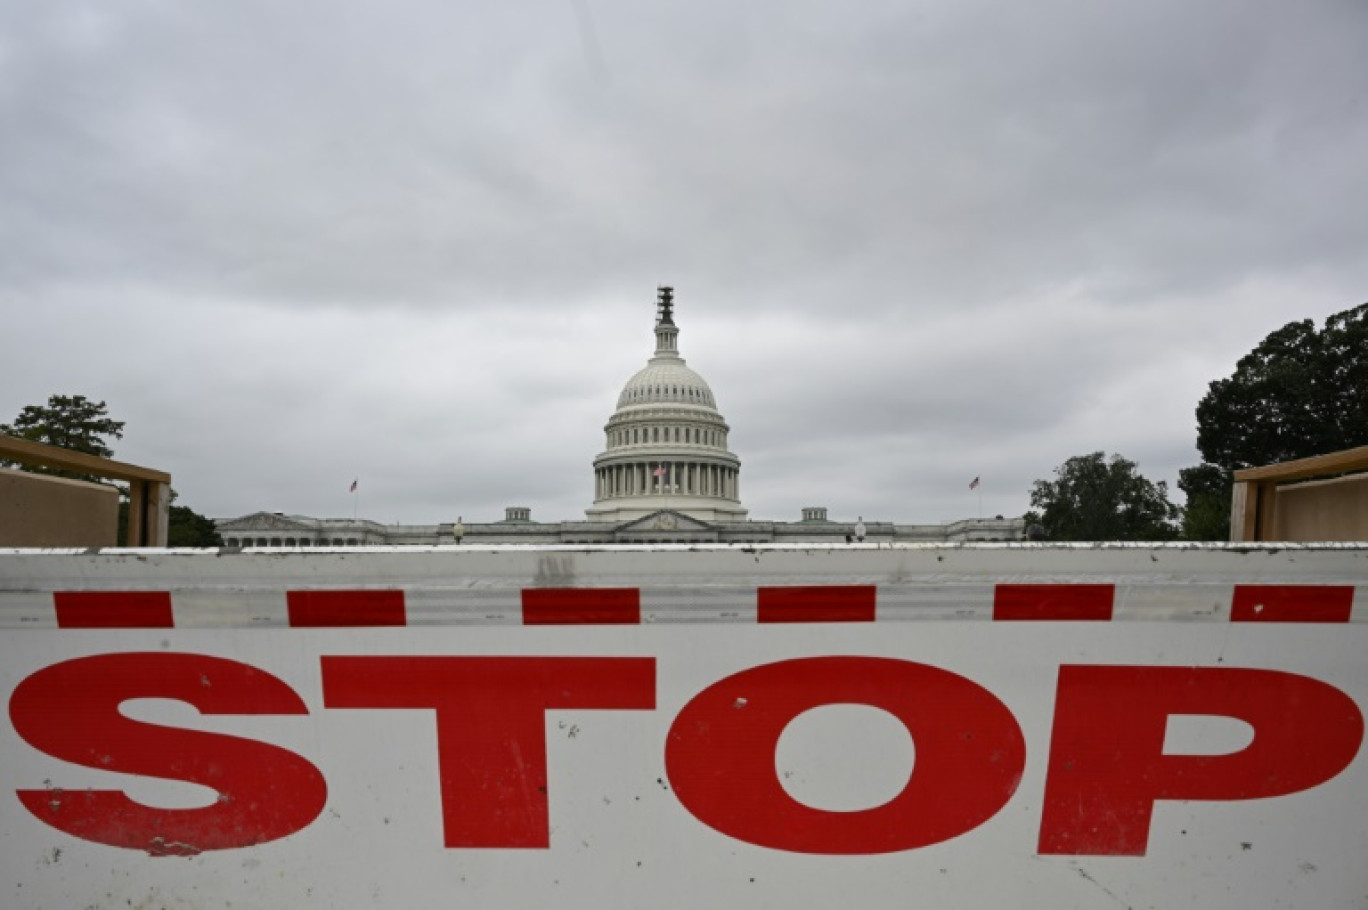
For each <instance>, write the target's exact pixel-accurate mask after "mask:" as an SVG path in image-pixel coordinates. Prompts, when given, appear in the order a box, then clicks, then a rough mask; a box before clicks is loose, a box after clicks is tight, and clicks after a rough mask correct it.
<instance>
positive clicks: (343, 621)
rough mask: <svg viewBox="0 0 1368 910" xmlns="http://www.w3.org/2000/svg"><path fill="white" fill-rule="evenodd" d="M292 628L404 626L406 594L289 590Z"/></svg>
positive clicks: (384, 591)
mask: <svg viewBox="0 0 1368 910" xmlns="http://www.w3.org/2000/svg"><path fill="white" fill-rule="evenodd" d="M285 605H286V607H287V609H288V610H289V612H290V625H292V626H297V627H299V628H320V629H321V628H347V627H350V626H402V625H405V624H406V618H405V613H404V592H403V591H399V590H362V591H286V592H285Z"/></svg>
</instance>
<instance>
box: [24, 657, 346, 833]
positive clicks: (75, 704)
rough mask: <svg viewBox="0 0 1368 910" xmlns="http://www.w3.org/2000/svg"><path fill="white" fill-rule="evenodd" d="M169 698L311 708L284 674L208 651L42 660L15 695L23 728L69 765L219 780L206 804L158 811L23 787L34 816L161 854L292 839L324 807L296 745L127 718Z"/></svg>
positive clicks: (116, 796) (250, 707)
mask: <svg viewBox="0 0 1368 910" xmlns="http://www.w3.org/2000/svg"><path fill="white" fill-rule="evenodd" d="M133 698H171V699H176V700H178V701H183V702H187V703H189V704H191V705H193V706H194V707H195V708H197V709H199V710H200V712H202V713H204V714H216V715H217V714H307V713H308V709H307V708H306V707H305V706H304V702H303V701H301V700H300V698H299V696H298V695H297V694H296V693H295V691H294V690H293V689H291V688H290V687H289V686H288V685H286V684H285V683H284V682H282V681H280V680H279V679H277V678H276V677H274V676H271V675H270V674H269V673H266V672H264V671H262V670H258V669H257V668H255V667H252V666H249V665H247V664H244V663H238V662H237V661H233V660H225V659H223V658H220V657H209V656H207V655H203V654H175V653H166V652H152V653H131V654H101V655H97V656H93V657H82V658H78V659H76V660H68V661H65V662H63V663H60V664H54V665H53V666H50V667H46V668H44V669H42V670H39V671H38V672H37V673H34V674H33V675H32V676H29V677H28V678H27V679H25V680H24V681H23V682H21V683H20V684H19V686H18V687H17V688H16V689H15V690H14V695H13V696H12V697H11V698H10V718H11V720H12V721H13V723H14V729H15V731H16V732H17V733H18V734H19V735H20V736H21V737H23V738H24V740H25V741H26V742H28V744H29V745H31V746H33V747H34V748H35V749H39V750H41V751H42V752H45V753H46V754H48V755H50V756H52V757H53V758H59V759H62V760H64V761H69V762H73V763H75V764H78V765H84V766H86V767H89V768H99V769H101V770H105V771H121V772H124V773H127V774H141V775H146V776H148V777H159V778H164V779H167V780H178V781H187V782H190V783H195V784H203V785H204V786H207V787H212V788H214V789H215V790H216V791H218V793H219V797H218V799H217V800H215V801H214V802H213V803H212V804H211V805H208V806H204V807H202V808H198V809H157V808H153V807H151V806H144V805H141V804H140V803H136V802H134V801H133V800H131V799H129V798H128V797H127V796H126V795H125V794H124V793H123V792H122V791H120V790H82V791H76V792H73V791H66V790H57V789H51V790H20V791H19V799H20V800H21V801H22V802H23V804H24V805H25V806H26V807H27V808H28V810H29V811H30V812H32V813H33V814H34V815H35V816H36V817H37V818H39V819H41V820H42V821H44V822H46V823H47V824H49V825H51V826H53V827H54V828H57V829H59V830H61V831H65V832H66V833H67V834H70V835H73V836H75V837H79V838H83V839H85V840H89V841H94V842H95V843H98V844H107V845H109V846H111V847H127V848H131V849H135V850H146V851H147V852H148V853H151V854H153V855H190V854H194V853H199V852H201V851H204V850H225V849H230V848H233V847H247V846H251V845H252V844H260V843H265V842H267V841H272V840H276V839H278V838H282V837H286V836H288V835H290V834H293V833H294V832H296V831H298V830H300V829H301V828H304V827H305V826H306V825H308V824H309V823H310V822H312V821H313V820H314V819H315V818H316V817H317V816H318V814H319V813H320V812H321V811H323V804H324V801H325V800H326V798H327V784H325V783H324V781H323V777H322V775H321V774H319V772H318V769H316V768H315V767H314V766H313V765H311V764H310V763H309V762H308V761H306V760H305V759H303V758H301V757H300V756H298V755H296V754H294V753H293V752H289V751H286V750H285V749H281V748H279V747H278V746H273V745H270V744H267V743H263V742H257V741H255V740H249V739H241V738H239V737H236V736H227V735H223V734H218V733H205V732H201V731H196V730H182V729H178V728H175V727H164V726H159V725H156V724H149V723H143V722H141V721H136V720H131V719H129V718H127V717H124V716H123V715H122V714H120V713H119V705H120V704H121V703H123V702H124V701H127V700H128V699H133Z"/></svg>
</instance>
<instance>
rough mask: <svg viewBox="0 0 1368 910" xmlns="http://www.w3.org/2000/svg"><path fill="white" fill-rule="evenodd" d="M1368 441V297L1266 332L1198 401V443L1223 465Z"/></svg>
mask: <svg viewBox="0 0 1368 910" xmlns="http://www.w3.org/2000/svg"><path fill="white" fill-rule="evenodd" d="M1361 445H1368V303H1365V304H1363V305H1362V306H1358V307H1355V308H1354V309H1351V310H1345V311H1344V312H1343V313H1336V314H1335V315H1334V316H1331V317H1330V318H1329V319H1327V320H1326V321H1325V327H1324V328H1323V329H1321V330H1320V331H1317V329H1316V324H1315V322H1313V321H1312V320H1310V319H1304V320H1302V321H1300V322H1289V323H1288V324H1287V325H1285V326H1283V327H1282V328H1280V329H1278V330H1277V331H1276V332H1273V333H1271V334H1270V335H1269V336H1268V337H1267V338H1265V339H1264V340H1263V341H1262V342H1260V343H1259V346H1258V347H1256V348H1255V349H1254V350H1253V351H1250V352H1249V353H1248V354H1246V355H1245V356H1244V357H1242V358H1240V361H1239V362H1238V363H1237V364H1236V365H1235V372H1234V373H1233V374H1232V375H1230V376H1228V377H1227V378H1225V379H1218V380H1216V381H1215V382H1213V383H1211V385H1210V386H1209V387H1208V389H1207V393H1206V395H1205V396H1204V397H1203V398H1202V400H1201V402H1200V403H1198V405H1197V448H1198V450H1199V451H1201V453H1202V459H1203V460H1204V461H1205V462H1206V463H1208V464H1213V465H1216V466H1218V467H1220V468H1223V469H1225V470H1226V471H1236V470H1239V469H1240V468H1250V467H1256V466H1258V465H1266V464H1273V463H1275V462H1280V461H1292V460H1294V459H1297V458H1309V457H1311V456H1312V455H1324V454H1325V453H1327V452H1335V451H1339V450H1340V449H1351V448H1354V447H1355V446H1361Z"/></svg>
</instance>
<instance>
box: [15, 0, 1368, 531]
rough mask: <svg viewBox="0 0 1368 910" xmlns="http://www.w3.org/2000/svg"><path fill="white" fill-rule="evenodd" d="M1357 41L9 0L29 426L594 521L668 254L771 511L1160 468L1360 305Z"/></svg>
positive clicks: (704, 362)
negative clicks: (86, 414) (1071, 468)
mask: <svg viewBox="0 0 1368 910" xmlns="http://www.w3.org/2000/svg"><path fill="white" fill-rule="evenodd" d="M1365 48H1368V3H1365V2H1363V0H1339V2H1336V0H1198V2H1193V0H1147V2H1145V3H1120V2H1106V0H1037V2H1033V3H1013V2H1006V0H914V2H897V3H894V2H877V0H876V2H861V3H818V2H785V3H769V2H752V3H742V4H738V3H730V2H728V3H717V2H707V0H694V2H688V3H678V2H676V3H669V2H667V3H647V4H642V3H628V2H622V0H531V2H517V0H514V2H510V3H505V4H473V3H461V2H441V3H438V2H431V0H389V2H385V3H379V2H364V0H342V2H336V0H329V2H320V0H301V2H285V3H280V2H237V3H218V4H211V3H172V2H163V0H127V2H124V0H116V2H107V0H102V2H87V3H77V2H65V0H10V2H8V3H5V4H2V5H0V314H3V319H2V320H0V337H2V338H3V341H4V343H3V346H0V421H8V420H10V419H12V418H13V417H14V416H15V415H16V414H17V413H18V411H19V410H20V408H22V407H23V406H24V405H26V404H31V403H38V402H42V401H44V400H46V398H47V397H48V396H49V395H51V394H54V393H64V394H84V395H87V396H89V397H92V398H96V399H103V400H105V401H107V402H108V405H109V409H110V411H111V413H112V415H113V416H114V417H116V418H118V419H122V420H124V421H126V422H127V431H126V435H125V438H124V439H123V441H122V442H120V443H118V444H116V446H115V448H116V455H117V457H119V458H121V459H124V460H127V461H133V462H137V463H141V464H146V465H150V466H153V467H158V468H161V469H164V470H167V471H170V472H171V473H172V474H173V476H174V478H175V485H176V487H177V489H178V490H179V492H180V493H181V497H182V502H184V503H186V504H188V505H191V506H192V507H194V508H195V509H197V510H198V511H201V512H204V513H206V514H209V515H212V516H215V517H226V516H233V515H239V514H244V513H247V512H251V511H255V510H258V509H267V510H273V511H282V512H291V513H302V514H308V515H315V516H349V515H350V514H352V511H353V509H354V508H358V509H359V511H360V513H361V514H362V515H363V516H368V517H371V518H374V519H376V520H379V521H383V522H434V521H443V520H451V519H453V518H455V517H456V516H457V515H458V514H459V515H462V516H463V517H464V518H465V519H466V520H467V521H480V520H488V519H496V518H500V517H502V514H503V507H505V506H508V505H525V506H530V507H531V508H532V510H533V516H534V517H535V518H541V519H545V520H559V519H565V518H579V517H582V516H583V510H584V509H585V507H587V506H588V505H590V499H591V496H592V490H593V485H592V475H591V471H590V462H591V460H592V458H593V456H594V455H595V453H597V452H598V451H600V450H601V449H602V447H603V434H602V426H603V423H604V421H605V420H606V419H607V417H608V416H609V414H610V413H611V411H612V409H613V406H614V404H615V402H616V398H617V393H618V391H619V389H620V387H621V385H622V384H623V383H624V382H625V381H626V380H627V378H628V377H629V376H630V375H631V374H632V373H633V372H635V371H636V370H637V369H638V368H640V367H641V366H642V365H643V364H644V362H645V360H646V358H647V357H648V356H649V355H650V352H651V349H652V345H653V336H652V331H651V328H652V321H653V313H654V297H655V288H656V285H657V284H661V283H668V284H672V285H674V286H675V287H676V289H677V301H678V322H679V324H680V326H681V336H680V342H681V347H682V351H683V353H684V355H685V356H686V358H687V359H688V360H689V364H690V366H692V367H694V368H695V369H697V370H698V371H699V372H700V373H702V374H703V376H704V377H706V378H707V380H708V381H709V383H710V384H711V385H712V387H713V391H714V392H715V393H716V396H717V399H718V403H719V406H720V408H721V410H722V412H723V414H724V415H725V416H726V417H727V419H728V421H729V422H730V423H731V425H732V427H733V433H732V448H733V449H734V451H736V453H737V454H738V455H739V456H740V457H741V459H742V463H743V467H742V493H743V500H744V503H745V505H746V506H747V507H748V508H749V509H750V511H751V515H752V516H753V517H757V518H784V519H797V518H798V517H799V510H800V508H802V507H803V506H808V505H825V506H828V507H829V508H830V510H831V514H832V517H835V518H853V516H855V515H857V514H859V515H863V516H864V517H865V518H866V519H867V520H868V519H870V518H871V517H873V518H879V519H884V520H897V521H903V522H940V521H948V520H953V519H956V518H963V517H971V516H974V515H977V514H980V513H981V514H984V515H992V514H995V513H1002V514H1008V515H1012V514H1020V513H1021V512H1022V511H1024V510H1025V509H1026V508H1027V506H1028V490H1029V488H1030V484H1031V481H1032V480H1034V479H1036V478H1042V477H1048V476H1050V475H1051V472H1052V471H1053V469H1054V468H1055V467H1056V466H1057V465H1059V464H1060V463H1061V462H1063V461H1064V460H1065V459H1067V458H1068V457H1070V456H1072V455H1077V454H1082V453H1087V452H1092V451H1096V450H1105V451H1107V452H1119V453H1122V454H1124V455H1125V456H1127V457H1129V458H1131V459H1133V460H1135V461H1137V462H1139V464H1140V469H1141V471H1142V472H1143V473H1145V474H1146V475H1147V476H1149V477H1151V478H1152V479H1156V480H1157V479H1167V480H1169V481H1170V483H1172V482H1173V481H1174V480H1175V479H1176V475H1177V471H1178V469H1179V468H1181V467H1184V466H1187V465H1190V464H1194V463H1196V461H1197V460H1198V456H1197V453H1196V450H1195V447H1194V442H1195V423H1194V418H1193V409H1194V408H1195V406H1196V404H1197V401H1198V399H1199V398H1200V397H1201V396H1202V394H1203V393H1204V391H1205V388H1206V385H1207V383H1209V382H1210V381H1212V380H1214V379H1218V378H1222V377H1224V376H1226V375H1229V373H1230V372H1231V371H1232V370H1233V368H1234V365H1235V362H1236V360H1238V358H1239V357H1240V356H1241V355H1242V354H1244V353H1246V352H1247V351H1249V350H1250V349H1251V348H1252V347H1253V346H1254V345H1255V344H1257V343H1258V342H1259V340H1260V339H1262V338H1263V337H1264V336H1265V335H1266V334H1268V332H1270V331H1272V330H1273V329H1276V328H1278V327H1280V326H1282V325H1283V324H1284V323H1286V322H1289V321H1291V320H1294V319H1305V318H1311V319H1315V320H1317V321H1320V320H1322V319H1324V317H1325V316H1327V315H1329V314H1331V313H1335V312H1338V311H1341V310H1344V309H1347V308H1349V307H1351V306H1354V305H1357V304H1359V303H1362V302H1364V301H1365V300H1368V54H1366V53H1365V50H1364V49H1365ZM975 476H981V477H982V478H983V486H982V488H981V496H980V494H979V493H970V492H969V490H968V485H969V481H970V480H971V479H972V478H974V477H975ZM354 478H359V479H360V494H359V497H360V498H359V502H354V500H353V497H352V496H350V495H349V494H348V492H347V488H348V485H349V484H350V483H351V481H352V480H353V479H354ZM1175 498H1176V499H1178V500H1181V496H1180V495H1175Z"/></svg>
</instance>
